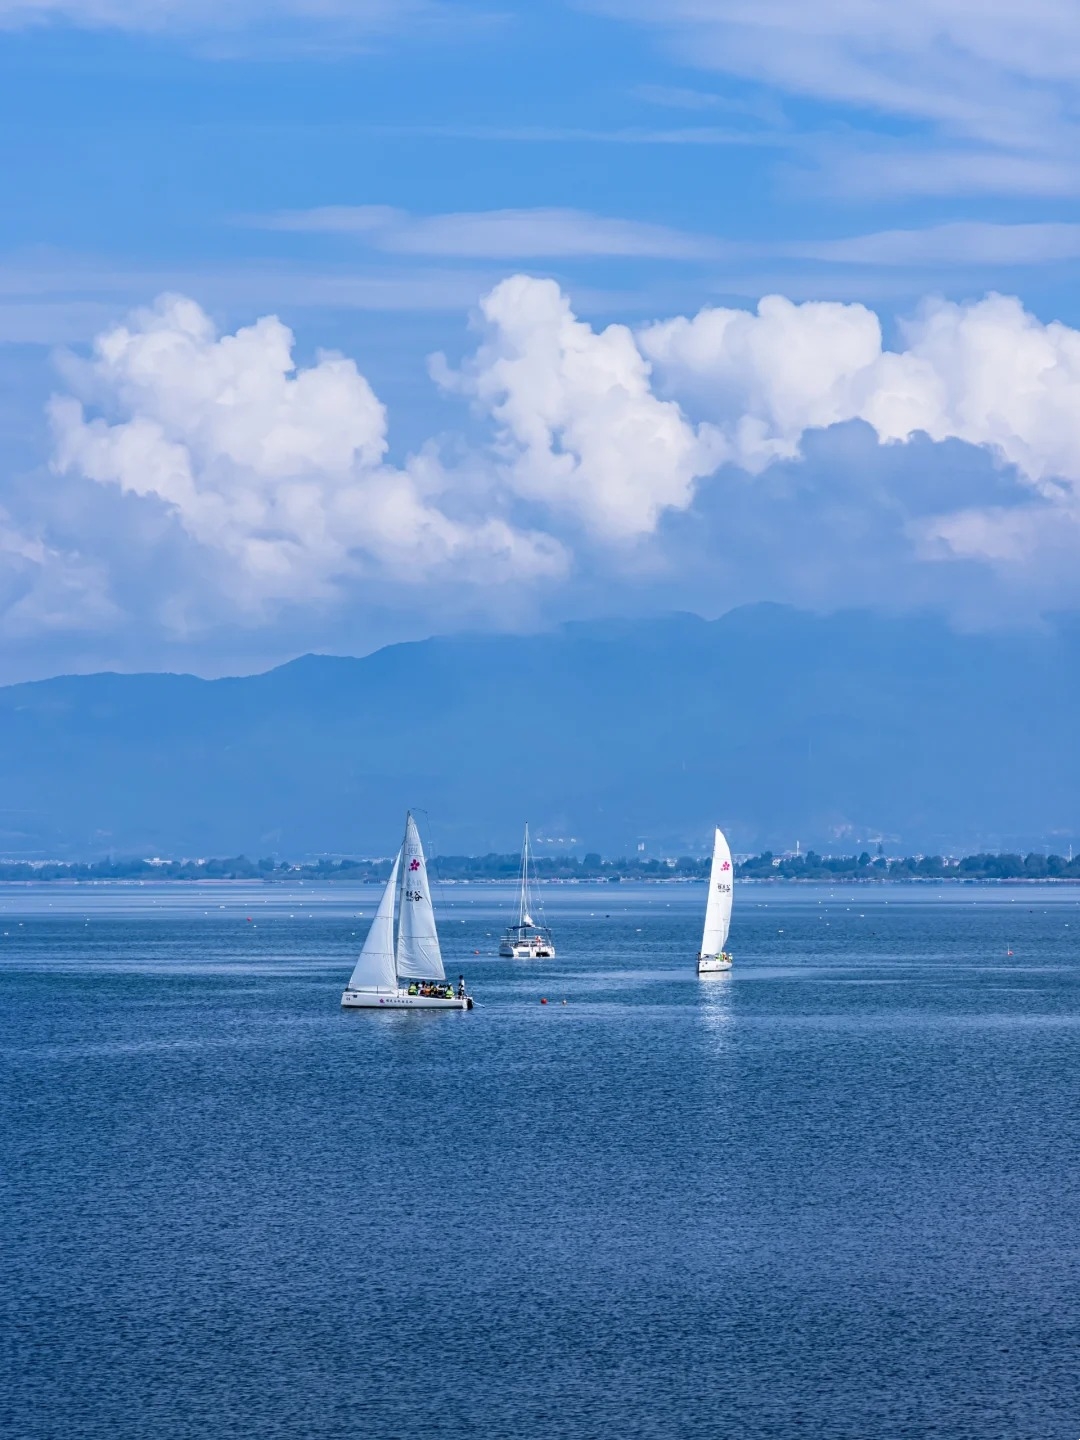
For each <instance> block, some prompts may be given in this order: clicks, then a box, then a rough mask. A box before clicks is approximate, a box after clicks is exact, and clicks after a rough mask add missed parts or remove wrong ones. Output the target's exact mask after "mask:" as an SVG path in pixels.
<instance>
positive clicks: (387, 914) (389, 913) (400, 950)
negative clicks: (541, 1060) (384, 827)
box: [341, 812, 473, 1010]
mask: <svg viewBox="0 0 1080 1440" xmlns="http://www.w3.org/2000/svg"><path fill="white" fill-rule="evenodd" d="M395 899H396V900H397V904H398V910H399V915H398V925H397V940H396V943H395V939H394V902H395ZM341 1003H342V1005H344V1006H345V1007H346V1008H347V1009H351V1010H406V1009H407V1010H471V1009H472V1008H473V1002H472V996H471V995H467V994H466V993H465V981H464V978H463V977H461V976H459V977H458V986H457V989H456V990H455V989H454V987H453V986H452V985H449V984H447V980H446V971H445V970H444V969H443V961H442V951H441V950H440V948H439V935H438V931H437V930H436V929H435V912H434V910H433V909H432V905H431V887H430V886H429V884H428V873H427V861H426V860H425V859H424V849H423V846H422V845H421V844H420V832H419V831H418V830H417V828H416V821H415V820H414V819H413V818H412V813H411V812H410V813H409V815H408V816H407V817H406V820H405V839H404V841H403V843H402V846H401V849H400V850H399V851H398V854H397V857H396V859H395V860H394V865H393V868H392V869H391V871H390V879H389V880H388V881H387V882H386V889H385V890H384V891H383V893H382V899H381V900H380V901H379V908H378V909H377V910H376V912H375V919H374V920H373V921H372V922H371V929H370V930H369V931H368V933H367V938H366V939H365V941H364V947H363V949H362V950H361V951H360V958H359V960H357V962H356V968H355V969H354V970H353V973H352V976H351V977H350V979H349V983H348V985H347V986H346V987H345V993H344V994H343V995H342V997H341Z"/></svg>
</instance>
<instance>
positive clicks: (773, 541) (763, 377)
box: [0, 0, 1080, 678]
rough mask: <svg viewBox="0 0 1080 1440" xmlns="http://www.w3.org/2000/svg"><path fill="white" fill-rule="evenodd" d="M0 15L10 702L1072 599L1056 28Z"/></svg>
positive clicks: (1043, 18)
mask: <svg viewBox="0 0 1080 1440" xmlns="http://www.w3.org/2000/svg"><path fill="white" fill-rule="evenodd" d="M0 31H2V32H3V33H4V36H5V45H6V46H7V48H8V52H9V55H10V63H9V64H8V66H7V69H6V70H5V72H4V74H5V77H6V82H7V83H6V85H5V86H4V87H0V128H2V127H3V125H5V124H6V125H7V126H8V127H9V128H13V127H16V126H17V127H18V133H19V135H20V137H21V139H20V143H19V144H18V145H13V146H10V147H7V149H6V151H5V152H4V154H3V156H2V158H0V181H2V182H3V183H4V186H5V196H6V198H7V200H8V203H7V204H6V206H5V208H4V212H3V214H2V215H0V436H2V437H3V440H4V453H5V456H6V463H5V467H4V472H3V473H2V474H0V637H2V638H3V639H4V640H5V641H6V642H7V647H8V652H9V654H10V653H14V652H16V651H18V652H19V654H20V655H21V656H23V657H26V656H28V655H30V654H31V653H32V652H33V655H34V658H33V660H32V662H27V661H25V658H24V659H23V660H17V661H15V662H12V665H13V666H14V668H15V669H16V670H19V671H21V673H26V667H27V665H29V666H30V668H31V669H34V668H35V667H39V666H40V668H41V669H48V668H54V667H53V666H51V665H50V664H49V662H48V660H47V659H44V658H38V657H45V656H48V655H50V654H52V655H56V656H57V657H62V658H58V660H57V662H56V667H55V668H58V667H60V666H65V665H70V664H71V663H72V662H73V661H74V662H75V663H77V664H78V665H79V666H84V665H86V664H102V663H116V664H119V665H121V666H127V665H130V664H148V663H149V664H156V663H160V660H161V659H162V657H165V656H166V655H167V656H168V658H169V660H170V662H171V663H176V662H177V661H178V660H179V662H180V663H183V664H191V665H192V666H194V667H195V668H201V669H214V668H216V666H217V665H218V663H219V660H218V659H217V658H215V657H222V656H226V655H232V656H239V657H241V658H240V659H239V661H237V660H223V661H221V663H226V664H230V665H231V664H239V665H244V664H246V663H247V662H248V660H250V661H251V663H252V664H258V663H260V660H261V658H262V657H263V656H272V657H273V658H279V657H280V656H282V655H283V654H288V653H295V651H296V650H298V649H301V648H320V649H334V648H342V649H361V648H370V645H371V644H373V643H379V642H381V641H384V640H386V639H396V638H404V637H406V636H409V635H416V634H418V633H423V632H430V631H431V630H438V629H445V628H451V627H455V626H460V625H463V624H477V625H481V626H486V625H500V626H511V627H513V626H516V627H522V626H527V625H533V624H536V623H545V622H548V621H552V620H558V619H561V618H564V617H567V616H570V615H582V614H585V615H588V614H627V613H629V614H637V613H642V612H648V611H655V610H657V609H670V608H683V609H693V610H699V611H703V612H706V613H717V612H719V611H721V610H723V609H726V608H729V607H730V606H732V605H735V604H739V603H743V602H746V601H753V600H760V599H775V600H783V601H790V602H793V603H796V604H806V605H813V606H817V607H822V608H829V607H836V606H840V605H846V604H864V603H887V604H890V605H892V606H894V607H896V608H901V609H902V608H911V607H917V606H924V605H934V606H941V607H944V608H946V609H948V610H949V611H950V612H951V613H952V614H953V615H954V616H957V617H959V618H961V619H963V620H964V621H966V622H971V623H984V622H986V623H999V622H1001V621H1002V620H1009V621H1011V620H1013V619H1015V618H1018V617H1019V618H1025V619H1031V618H1033V617H1035V616H1037V614H1038V613H1039V612H1040V610H1044V609H1047V608H1063V607H1070V606H1074V605H1080V585H1078V582H1077V574H1078V573H1080V567H1077V566H1076V564H1075V556H1076V550H1077V544H1078V542H1080V528H1078V514H1080V495H1078V487H1080V421H1078V420H1077V419H1076V416H1077V415H1078V414H1080V403H1078V402H1080V302H1077V300H1076V296H1077V295H1078V294H1080V289H1078V288H1077V284H1076V282H1077V280H1078V279H1080V161H1078V160H1077V159H1076V157H1077V155H1078V154H1080V147H1078V145H1077V140H1078V139H1080V134H1078V130H1080V102H1078V101H1077V98H1076V97H1077V95H1078V94H1080V90H1078V89H1077V81H1078V80H1080V12H1078V11H1076V9H1075V7H1070V6H1068V5H1066V4H1065V3H1064V0H1027V3H1024V4H1021V3H1020V0H981V3H979V4H975V3H974V0H912V3H910V4H908V5H905V6H902V7H897V6H889V5H886V4H883V3H881V0H821V3H820V4H817V5H815V6H809V7H808V6H806V5H804V4H799V3H796V0H762V3H760V4H757V5H755V6H746V5H745V4H742V3H738V0H664V3H662V4H661V3H660V0H558V3H556V4H554V5H552V6H549V7H541V8H540V9H539V10H538V9H537V7H535V6H531V5H528V4H526V3H525V0H505V3H500V4H498V5H496V4H495V3H493V0H404V3H400V4H399V3H394V4H391V3H388V0H268V3H267V4H265V5H258V6H257V5H254V4H253V3H248V0H241V3H237V4H234V5H229V6H220V5H218V6H211V5H209V4H206V3H203V0H161V3H158V0H0ZM478 37H479V38H478ZM598 55H602V56H603V60H604V63H603V65H597V63H596V57H597V56H598ZM448 56H449V57H450V60H451V63H447V58H448ZM103 75H104V76H111V77H118V78H119V79H123V80H124V81H125V83H116V84H113V83H109V84H102V83H101V81H100V77H101V76H103ZM61 78H62V83H61ZM53 81H55V82H56V83H51V82H53ZM127 81H130V84H127V83H126V82H127ZM88 115H89V116H92V117H93V124H92V125H89V126H88V124H87V116H88ZM163 167H165V168H163ZM42 173H48V174H49V175H50V177H51V184H50V186H49V187H47V191H46V189H45V188H44V187H42V185H41V183H40V177H41V174H42ZM166 174H167V176H168V183H164V181H162V183H159V184H151V185H148V184H147V177H148V176H163V175H166ZM155 296H156V297H158V298H157V299H154V297H155ZM125 315H126V318H122V317H124V316H125ZM466 317H469V319H468V326H469V328H468V330H466V328H465V322H466ZM56 345H64V346H69V347H71V349H70V350H68V351H65V352H64V354H63V355H62V356H61V358H60V360H59V377H60V378H59V381H57V372H56V368H55V364H54V362H53V360H52V359H51V358H50V352H51V351H52V349H53V347H55V346H56ZM50 394H51V399H50V398H49V396H50ZM20 647H21V649H20ZM10 669H11V665H9V667H8V670H7V671H5V672H4V675H0V678H6V675H7V674H8V673H10Z"/></svg>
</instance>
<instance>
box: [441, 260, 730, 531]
mask: <svg viewBox="0 0 1080 1440" xmlns="http://www.w3.org/2000/svg"><path fill="white" fill-rule="evenodd" d="M480 309H481V314H482V318H483V322H484V327H485V328H484V336H483V339H482V341H481V344H480V346H479V347H478V349H477V351H476V354H475V355H474V356H472V357H471V358H470V359H469V360H468V361H467V363H466V364H465V366H464V367H463V368H462V369H461V370H460V371H459V372H457V373H451V372H450V371H449V369H448V368H447V366H446V365H445V362H443V361H442V360H441V357H436V363H435V366H434V373H435V375H436V378H437V379H439V380H440V381H441V382H442V383H443V384H444V385H445V386H447V387H448V388H451V389H456V390H458V391H460V392H461V393H464V394H466V395H468V396H470V397H471V398H472V400H473V401H474V403H475V404H476V406H477V408H478V409H479V410H480V411H481V412H482V413H483V414H485V415H486V416H488V417H490V419H491V420H492V421H493V423H494V425H495V428H496V436H495V442H494V443H495V451H496V454H497V456H498V459H499V465H500V474H501V477H502V480H503V483H504V484H505V485H506V486H508V487H509V489H510V490H511V491H512V492H513V493H514V494H516V495H518V496H520V497H522V498H524V499H527V500H529V501H532V502H535V503H537V504H540V505H543V506H545V507H547V508H548V509H551V510H553V511H556V512H561V513H563V514H566V515H570V516H573V517H574V518H575V519H576V520H577V521H579V522H580V523H581V524H582V525H584V526H585V527H586V529H588V530H589V531H590V532H591V533H592V534H593V535H594V536H596V537H597V538H599V539H601V540H609V541H616V542H621V541H626V540H631V539H633V538H635V537H637V536H640V535H643V534H648V533H650V532H651V531H653V530H654V529H655V528H656V525H657V521H658V519H659V517H660V515H661V513H662V512H663V511H664V510H666V509H677V510H685V509H686V508H687V507H688V506H689V505H690V504H691V502H692V500H693V497H694V488H695V483H696V481H698V480H699V479H700V478H701V477H702V476H705V475H708V474H709V473H710V472H711V471H712V470H714V469H715V468H716V465H717V463H718V460H719V458H720V454H719V450H718V446H717V441H718V437H717V435H716V433H715V432H714V431H713V430H712V428H711V427H710V426H707V425H706V426H702V427H699V428H695V427H694V426H693V425H692V424H691V423H690V422H689V421H688V420H687V418H686V416H685V415H684V414H683V412H682V410H681V409H680V407H679V405H678V404H677V403H676V402H675V401H673V400H663V399H660V398H659V397H658V396H657V395H656V394H654V392H653V388H652V379H651V367H650V365H649V363H648V361H647V359H646V358H645V356H644V355H643V354H642V352H641V350H640V349H639V348H638V345H637V344H636V342H635V339H634V336H633V333H632V332H631V331H630V330H629V329H628V328H627V327H626V326H625V325H609V326H608V327H607V329H605V330H602V331H600V332H599V333H597V332H596V331H595V330H593V329H592V328H591V327H590V326H589V325H587V324H586V323H585V322H584V321H582V320H580V319H578V317H577V316H576V315H575V314H574V312H573V310H572V309H571V307H570V302H569V300H568V299H567V297H566V296H565V295H564V294H563V293H562V291H561V290H560V289H559V286H558V285H557V284H556V283H555V282H554V281H553V280H538V279H534V278H532V277H530V276H527V275H517V276H514V277H512V278H511V279H508V280H504V281H503V282H502V283H501V284H499V285H497V286H496V287H495V289H494V290H492V291H491V293H490V294H489V295H487V296H486V297H485V298H484V299H483V301H482V302H481V306H480Z"/></svg>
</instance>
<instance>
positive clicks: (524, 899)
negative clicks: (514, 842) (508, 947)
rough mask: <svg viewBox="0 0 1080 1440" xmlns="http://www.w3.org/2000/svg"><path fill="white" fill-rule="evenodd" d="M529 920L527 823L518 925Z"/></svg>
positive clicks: (522, 853) (527, 825)
mask: <svg viewBox="0 0 1080 1440" xmlns="http://www.w3.org/2000/svg"><path fill="white" fill-rule="evenodd" d="M528 918H529V822H528V821H527V820H526V822H525V843H524V844H523V845H522V847H521V903H520V904H519V905H518V925H519V927H520V926H522V925H524V924H525V922H526V920H527V919H528Z"/></svg>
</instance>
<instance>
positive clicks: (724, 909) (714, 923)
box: [697, 829, 735, 975]
mask: <svg viewBox="0 0 1080 1440" xmlns="http://www.w3.org/2000/svg"><path fill="white" fill-rule="evenodd" d="M734 878H735V871H734V870H733V869H732V866H731V851H730V849H729V848H728V843H727V841H726V840H725V839H724V832H723V831H722V830H720V829H717V832H716V836H715V838H714V840H713V852H712V869H711V870H710V872H709V898H708V901H707V902H706V905H705V933H704V934H703V935H702V937H701V949H700V951H699V952H698V957H697V969H698V974H699V975H711V974H713V973H714V972H715V971H717V970H730V969H731V956H730V955H729V954H728V952H727V951H726V950H725V949H724V946H725V945H726V944H727V937H728V931H729V930H730V929H731V898H732V897H731V887H732V883H733V881H734Z"/></svg>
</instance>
